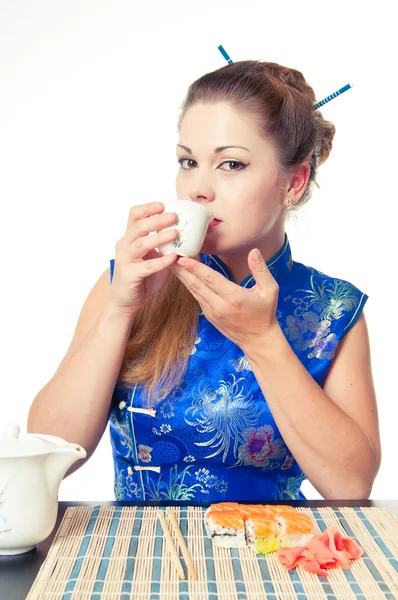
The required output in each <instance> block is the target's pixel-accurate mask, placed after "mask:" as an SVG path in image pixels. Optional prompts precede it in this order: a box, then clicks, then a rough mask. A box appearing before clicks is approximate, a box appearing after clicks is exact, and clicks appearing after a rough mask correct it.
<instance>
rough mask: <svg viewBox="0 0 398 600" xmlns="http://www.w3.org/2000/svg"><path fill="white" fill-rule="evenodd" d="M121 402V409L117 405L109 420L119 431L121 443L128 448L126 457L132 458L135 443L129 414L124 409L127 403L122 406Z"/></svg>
mask: <svg viewBox="0 0 398 600" xmlns="http://www.w3.org/2000/svg"><path fill="white" fill-rule="evenodd" d="M120 404H123V402H120ZM120 404H119V410H118V408H117V407H115V408H114V409H113V410H112V412H111V415H110V419H109V422H110V425H111V427H114V428H115V429H116V430H117V431H118V433H119V435H118V439H119V442H120V445H121V446H122V447H123V448H125V449H126V453H125V458H130V457H131V456H132V455H133V443H132V440H131V434H130V422H129V415H128V413H127V412H126V411H125V410H123V409H124V407H125V406H126V403H124V406H122V407H121V408H120Z"/></svg>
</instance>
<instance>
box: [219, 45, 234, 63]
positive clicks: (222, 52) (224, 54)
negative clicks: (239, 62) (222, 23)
mask: <svg viewBox="0 0 398 600" xmlns="http://www.w3.org/2000/svg"><path fill="white" fill-rule="evenodd" d="M218 49H219V51H220V52H221V54H222V55H223V57H224V58H225V60H226V61H227V63H228V64H229V65H230V64H231V63H232V60H231V59H230V58H229V56H228V54H227V53H226V52H225V50H224V48H223V47H222V46H218Z"/></svg>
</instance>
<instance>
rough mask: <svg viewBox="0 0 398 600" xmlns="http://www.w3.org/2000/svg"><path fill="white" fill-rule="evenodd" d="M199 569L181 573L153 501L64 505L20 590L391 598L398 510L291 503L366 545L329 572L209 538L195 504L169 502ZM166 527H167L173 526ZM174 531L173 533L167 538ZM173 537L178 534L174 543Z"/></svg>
mask: <svg viewBox="0 0 398 600" xmlns="http://www.w3.org/2000/svg"><path fill="white" fill-rule="evenodd" d="M172 510H173V512H174V514H175V515H176V518H177V520H178V521H179V524H180V528H181V531H182V533H183V535H184V538H185V540H186V542H187V545H188V548H189V550H190V553H191V555H192V559H193V563H194V565H195V568H196V572H197V576H198V579H197V580H196V581H194V580H191V579H190V578H189V576H188V575H187V571H186V566H185V563H184V560H183V559H182V556H181V554H180V557H181V562H182V564H183V566H184V570H185V573H186V577H187V579H186V580H181V581H180V580H179V578H178V575H177V572H176V570H175V567H174V565H173V563H172V561H171V558H170V554H169V551H168V548H167V546H166V544H165V543H164V540H163V532H162V528H161V524H160V521H159V519H158V518H157V514H156V512H157V508H156V507H151V506H148V507H131V506H129V507H115V506H96V507H94V508H93V507H89V506H77V507H73V508H68V510H67V512H66V513H65V515H64V518H63V520H62V523H61V525H60V528H59V530H58V532H57V534H56V536H55V538H54V542H53V544H52V546H51V548H50V550H49V553H48V555H47V558H46V560H45V562H44V563H43V565H42V568H41V570H40V572H39V574H38V576H37V578H36V580H35V582H34V584H33V586H32V588H31V590H30V593H29V595H28V596H27V599H26V600H58V599H59V600H130V599H132V598H134V600H174V599H176V600H189V599H191V600H246V599H247V600H257V599H263V598H264V599H267V600H315V599H316V600H323V599H325V600H351V599H353V600H358V599H359V600H370V599H372V600H373V599H375V600H379V599H383V600H385V599H386V598H387V599H388V600H398V560H397V559H398V519H397V518H396V517H395V516H394V515H393V514H392V513H391V512H390V510H388V509H386V508H373V507H372V508H345V507H341V508H335V509H332V508H316V509H311V508H299V509H298V510H300V511H303V512H305V513H307V514H309V515H310V516H311V517H312V518H313V520H314V522H315V524H316V525H315V531H316V532H317V533H319V532H321V531H323V530H324V529H325V528H326V527H328V526H335V527H337V528H338V529H339V530H340V531H341V533H342V534H343V535H346V536H347V535H348V536H349V537H351V538H354V539H355V540H356V541H357V542H358V543H359V544H360V545H361V546H362V548H363V549H364V554H363V556H362V557H361V558H360V559H358V560H353V561H350V565H351V569H350V570H343V569H340V568H336V569H329V570H328V573H329V575H328V577H326V576H318V575H314V574H312V573H307V572H306V571H304V570H302V569H301V568H297V569H295V570H291V571H288V570H287V569H285V567H283V566H282V565H281V564H280V562H279V559H278V557H277V554H276V553H273V554H268V555H267V556H257V555H256V554H255V553H254V551H253V550H252V549H250V548H242V549H225V548H213V545H212V542H211V540H209V539H208V538H207V536H206V532H205V529H204V526H203V513H204V509H203V508H201V507H193V506H189V507H181V508H180V507H173V508H172ZM173 537H174V533H173ZM174 539H175V538H174ZM176 546H177V544H176Z"/></svg>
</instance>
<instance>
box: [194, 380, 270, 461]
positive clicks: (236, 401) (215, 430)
mask: <svg viewBox="0 0 398 600" xmlns="http://www.w3.org/2000/svg"><path fill="white" fill-rule="evenodd" d="M230 376H231V377H232V378H233V381H232V382H230V383H227V382H226V381H224V380H222V381H220V382H219V387H218V389H217V390H214V389H213V388H212V387H211V386H210V385H209V384H205V385H204V386H202V383H200V384H199V387H198V389H197V391H196V392H195V391H194V392H193V393H192V395H193V402H192V406H190V407H189V408H188V409H187V410H186V412H185V415H186V416H185V422H186V423H187V424H188V425H191V426H193V427H195V428H196V430H197V431H198V432H199V433H201V434H209V435H211V434H214V435H213V437H212V438H210V439H208V440H206V441H204V442H195V444H196V445H197V446H210V447H211V448H215V451H214V452H213V453H211V454H209V455H207V456H206V457H205V458H212V457H214V456H217V455H218V454H222V461H223V462H225V460H226V458H227V455H228V452H229V450H230V446H231V445H232V446H233V454H234V457H235V458H236V456H237V451H238V446H239V444H241V443H242V442H243V437H242V431H243V430H244V429H245V428H246V427H247V426H254V425H256V424H257V421H258V418H259V416H260V415H261V414H262V413H263V412H264V411H265V406H263V407H261V408H259V407H258V406H257V405H256V404H255V403H254V402H252V394H251V393H250V392H249V394H245V393H244V392H243V386H242V387H241V388H240V389H239V385H238V384H239V382H240V381H245V379H244V377H241V378H240V379H236V377H235V375H234V374H231V375H230ZM190 414H192V417H194V418H195V420H190V419H188V418H187V416H188V415H190Z"/></svg>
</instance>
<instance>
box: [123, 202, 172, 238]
mask: <svg viewBox="0 0 398 600" xmlns="http://www.w3.org/2000/svg"><path fill="white" fill-rule="evenodd" d="M163 210H164V204H162V203H161V202H148V203H146V204H138V205H136V206H132V207H131V209H130V212H129V218H128V221H127V227H126V232H127V231H128V230H129V229H130V227H131V226H132V225H133V224H134V223H135V222H136V221H138V219H145V218H146V217H150V216H152V215H156V214H158V213H161V212H163Z"/></svg>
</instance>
